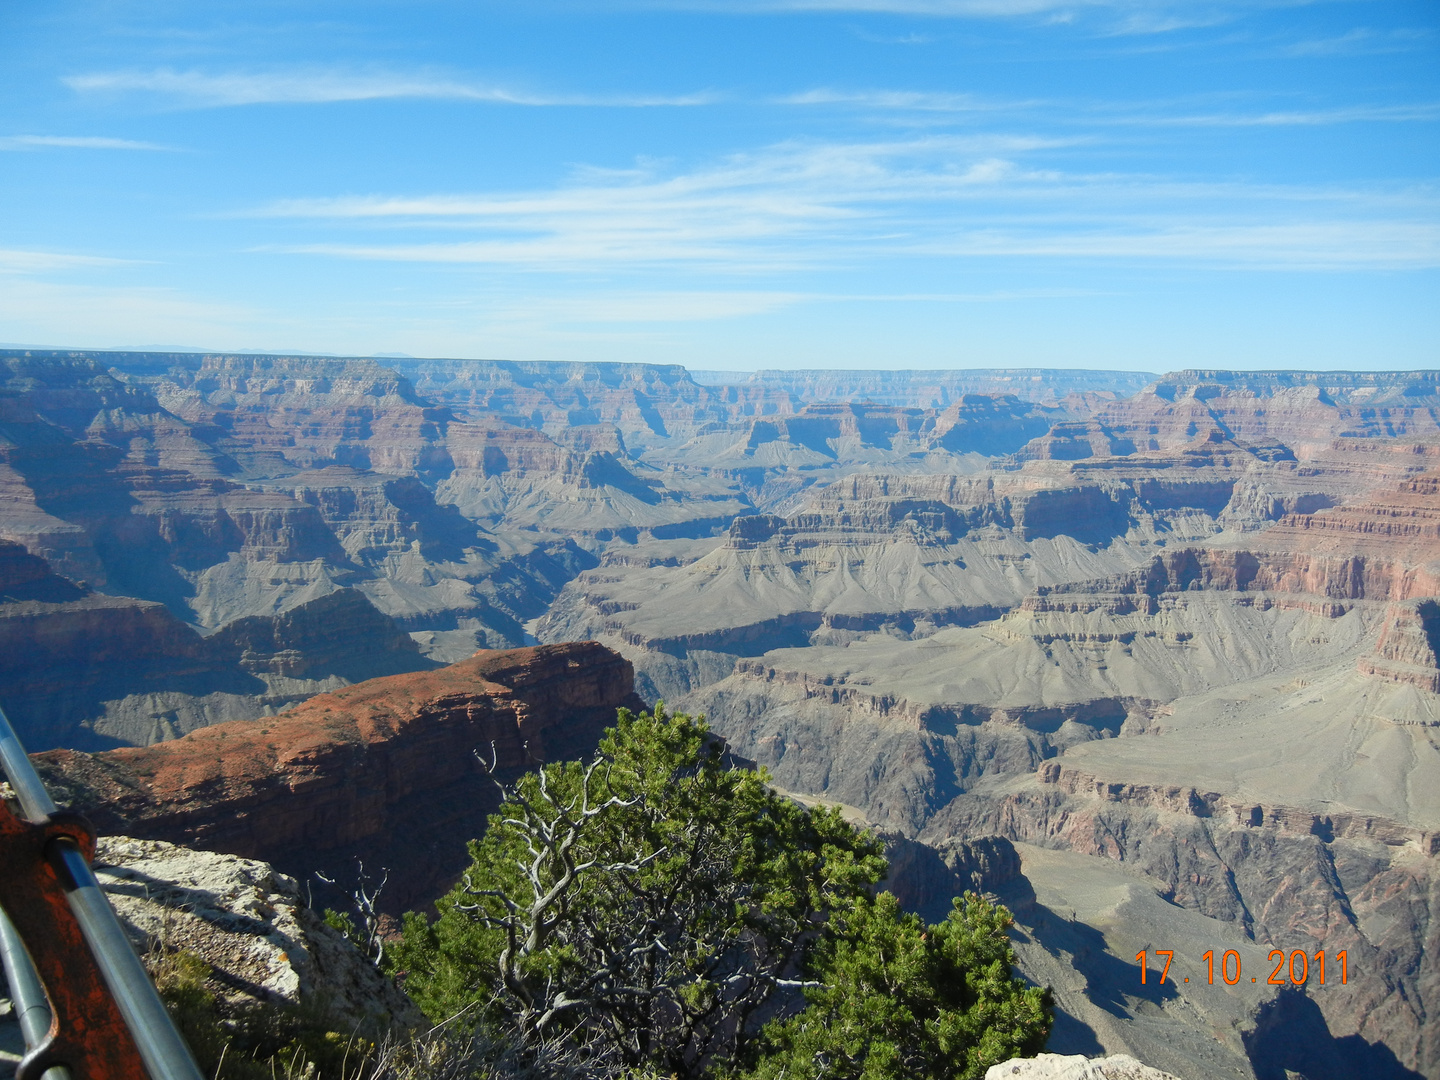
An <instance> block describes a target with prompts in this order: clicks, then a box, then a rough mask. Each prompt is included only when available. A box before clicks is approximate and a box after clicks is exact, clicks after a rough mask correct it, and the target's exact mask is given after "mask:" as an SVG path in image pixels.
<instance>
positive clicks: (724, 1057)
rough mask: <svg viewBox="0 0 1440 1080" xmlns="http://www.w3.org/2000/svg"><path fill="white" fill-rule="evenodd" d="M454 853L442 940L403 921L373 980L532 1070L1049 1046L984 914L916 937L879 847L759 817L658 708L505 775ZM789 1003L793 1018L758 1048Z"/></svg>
mask: <svg viewBox="0 0 1440 1080" xmlns="http://www.w3.org/2000/svg"><path fill="white" fill-rule="evenodd" d="M470 854H471V859H472V862H471V866H470V869H469V870H468V871H467V872H466V874H465V876H464V878H463V879H462V880H461V881H460V883H459V884H458V885H456V887H455V888H454V889H453V890H451V892H450V893H449V894H447V895H446V896H444V897H442V898H441V899H440V900H439V901H438V902H437V903H436V908H437V910H438V912H439V917H438V918H437V919H435V920H434V921H433V922H432V921H430V920H428V919H426V918H425V917H424V916H423V915H419V914H415V913H411V914H409V915H407V916H406V918H405V924H404V927H405V928H404V936H403V939H402V940H401V941H400V942H398V943H397V944H396V945H395V946H394V947H393V949H392V950H391V954H390V957H389V961H390V966H391V968H392V970H404V971H405V972H406V983H405V988H406V990H407V991H408V992H409V993H410V994H411V996H412V997H414V998H415V1000H416V1001H417V1002H418V1003H419V1004H420V1006H421V1007H422V1008H423V1009H424V1010H425V1011H426V1013H427V1014H428V1015H430V1016H431V1017H432V1018H433V1019H434V1020H436V1021H442V1020H447V1019H452V1018H455V1017H457V1016H458V1017H459V1021H458V1022H459V1023H462V1024H464V1023H468V1024H471V1025H474V1026H481V1027H488V1028H489V1030H491V1031H492V1032H493V1033H495V1034H497V1035H499V1036H501V1037H502V1038H503V1039H505V1040H507V1042H508V1043H509V1044H511V1045H518V1047H519V1048H520V1050H521V1052H522V1054H528V1055H529V1060H531V1061H532V1062H534V1063H536V1064H540V1065H543V1062H544V1061H545V1060H547V1059H551V1058H553V1057H555V1056H556V1055H559V1056H561V1057H564V1058H566V1059H567V1060H568V1061H569V1062H570V1065H571V1066H572V1068H570V1069H568V1070H567V1071H571V1072H574V1071H575V1069H574V1068H573V1066H574V1065H575V1063H576V1062H583V1065H582V1066H580V1069H579V1071H580V1072H582V1073H585V1074H588V1075H591V1076H596V1077H609V1076H620V1075H624V1074H627V1073H633V1072H634V1071H636V1070H655V1071H657V1072H659V1073H661V1074H663V1075H666V1076H672V1075H674V1076H682V1077H695V1076H700V1075H701V1074H703V1073H706V1072H708V1071H713V1070H719V1069H730V1070H732V1071H734V1070H738V1069H739V1068H740V1067H741V1066H742V1065H743V1066H745V1067H746V1068H747V1069H748V1071H749V1072H751V1073H752V1074H753V1075H754V1076H755V1077H756V1080H762V1078H767V1080H768V1078H772V1077H773V1078H778V1077H780V1076H786V1077H800V1076H816V1077H821V1076H824V1077H830V1076H834V1077H837V1078H839V1077H849V1076H856V1077H860V1076H864V1077H866V1078H869V1077H872V1076H873V1077H877V1078H878V1077H882V1076H884V1077H889V1076H892V1075H893V1076H899V1075H901V1072H899V1071H896V1070H898V1069H899V1068H902V1067H904V1068H909V1067H912V1066H919V1067H918V1068H917V1071H916V1072H915V1075H919V1076H942V1075H945V1076H948V1075H952V1074H953V1075H955V1076H957V1077H959V1076H969V1075H971V1072H970V1071H968V1070H969V1069H970V1063H971V1062H977V1063H978V1062H982V1061H984V1062H989V1063H993V1061H991V1059H992V1058H993V1059H994V1061H999V1060H1003V1059H1004V1057H1008V1056H1010V1054H1009V1053H1005V1054H1002V1056H1001V1057H995V1056H994V1055H995V1054H996V1053H1000V1052H1001V1050H1004V1049H1007V1048H1011V1047H1014V1048H1030V1047H1034V1048H1037V1049H1038V1047H1039V1046H1041V1045H1043V1043H1044V1038H1045V1035H1046V1033H1048V1029H1049V1018H1048V1011H1047V1002H1046V1000H1045V999H1042V998H1040V997H1039V996H1037V995H1039V992H1038V991H1021V990H1020V989H1017V987H1018V986H1019V984H1018V982H1017V981H1015V980H1012V979H1011V976H1010V967H1009V965H1010V960H1011V956H1010V951H1009V944H1008V941H1007V940H1006V938H1005V934H1004V927H1005V925H1006V924H1007V922H1008V915H1006V914H1005V913H1004V911H1003V909H995V908H991V907H989V906H988V905H984V904H983V902H982V901H978V900H967V904H966V906H965V907H963V908H957V913H956V914H954V915H952V916H951V919H950V920H949V921H947V923H945V924H942V926H941V927H937V928H932V929H931V932H930V934H929V935H928V936H927V934H926V933H925V932H924V927H923V925H922V924H920V922H919V920H917V919H914V917H913V916H905V915H901V914H900V913H899V911H898V907H897V906H896V904H895V900H894V898H893V897H891V896H889V894H886V893H881V894H880V895H879V896H878V897H872V896H871V887H872V886H873V885H874V884H875V882H877V881H879V880H880V878H881V877H883V876H884V873H885V869H886V866H885V860H884V858H883V857H882V855H881V847H880V844H879V842H878V841H877V840H875V839H874V838H873V837H871V836H869V835H867V834H864V833H861V832H859V831H857V830H856V829H854V828H853V827H851V826H850V825H848V824H847V823H846V822H845V821H844V820H843V819H842V818H841V817H840V815H839V813H838V812H836V811H827V810H813V811H811V810H806V809H804V808H802V807H800V806H798V805H796V804H795V803H794V802H792V801H790V800H788V799H785V798H782V797H780V796H777V795H776V794H775V793H774V792H772V791H771V790H770V789H769V788H768V787H767V786H766V785H765V782H764V777H763V776H762V775H760V774H757V773H755V772H752V771H749V770H745V769H740V768H735V767H733V766H731V765H729V764H727V763H726V761H725V759H724V756H723V754H722V749H721V747H720V745H719V744H718V743H717V742H715V741H714V740H711V739H709V738H708V737H707V735H706V731H705V728H704V725H703V723H701V722H700V721H697V720H693V719H691V718H690V717H688V716H685V715H683V714H670V713H667V712H666V711H665V709H664V707H663V706H657V707H656V709H655V711H654V714H653V715H651V714H648V713H642V714H641V715H640V716H634V715H632V714H631V713H629V712H628V711H626V710H621V711H620V714H619V719H618V723H617V724H616V726H615V727H614V728H613V729H611V730H610V731H608V732H607V733H606V737H605V738H604V739H603V740H602V741H601V744H600V751H599V753H598V754H597V756H596V757H595V758H594V759H593V760H592V761H590V762H589V763H588V764H583V765H582V764H581V763H578V762H569V763H565V764H552V765H547V766H545V767H543V768H542V769H540V770H539V771H537V772H535V773H530V774H527V775H526V776H524V777H522V778H521V780H520V781H519V783H518V784H516V785H515V786H514V788H513V789H511V790H510V791H509V792H508V793H507V798H506V800H505V802H504V803H503V805H502V806H501V808H500V810H499V811H498V812H497V813H496V814H494V815H492V816H491V819H490V825H489V828H488V830H487V831H486V834H485V836H484V837H483V838H481V839H480V840H477V841H472V842H471V845H470ZM827 918H828V922H827ZM997 935H998V936H997ZM902 954H903V956H902ZM802 970H803V971H804V972H805V975H804V978H803V979H802V978H800V977H799V976H800V972H801V971H802ZM946 980H949V981H950V982H946V983H945V985H941V983H942V982H945V981H946ZM955 980H958V982H955ZM952 982H953V983H955V985H950V983H952ZM801 986H805V987H806V994H807V996H808V998H809V1004H808V1007H806V1008H805V1010H804V1011H803V1012H802V1013H800V1014H799V1015H798V1016H794V1017H792V1018H791V1019H790V1020H788V1021H779V1022H774V1023H772V1024H771V1025H769V1026H768V1027H767V1028H766V1029H765V1033H764V1037H763V1038H757V1034H758V1033H757V1031H756V1028H757V1026H758V1024H759V1019H758V1018H757V1017H758V1016H759V1015H760V1014H761V1013H762V1012H765V1011H768V1014H769V1015H774V1013H775V1011H776V1010H777V1009H778V1010H780V1011H781V1013H782V1014H783V1013H784V1012H785V1011H787V1010H786V1006H792V1007H791V1008H790V1009H789V1010H788V1011H790V1012H793V1011H794V1008H793V1004H798V1001H797V1000H796V999H797V995H796V994H795V993H794V989H795V988H798V987H801ZM887 995H889V996H890V997H893V1001H889V1000H887ZM1017 995H1018V996H1017ZM1026 995H1028V996H1026ZM849 999H853V1000H849ZM767 1007H768V1009H767ZM857 1009H859V1012H857V1011H856V1010H857ZM452 1022H456V1021H454V1020H452ZM867 1025H868V1027H867ZM822 1028H830V1029H833V1031H831V1032H830V1034H829V1035H827V1034H826V1033H825V1032H823V1031H821V1029H822ZM992 1028H993V1029H995V1030H993V1031H992V1030H991V1029H992ZM932 1029H933V1030H932ZM827 1038H829V1039H830V1040H831V1041H829V1042H827V1041H826V1039H827ZM835 1040H839V1041H838V1042H837V1041H835ZM857 1040H858V1041H857ZM891 1044H893V1047H894V1049H893V1050H891V1049H887V1047H889V1046H891ZM865 1045H868V1046H874V1047H877V1048H878V1049H877V1050H874V1051H871V1050H868V1049H866V1048H865ZM1017 1052H1018V1049H1017ZM807 1053H808V1054H809V1055H810V1058H809V1059H806V1060H809V1061H810V1062H811V1064H803V1063H802V1061H801V1059H802V1058H803V1057H804V1055H806V1054H807ZM817 1054H818V1055H819V1056H818V1057H817V1056H816V1055H817ZM827 1055H828V1056H827ZM887 1055H888V1056H887ZM927 1055H929V1056H927ZM937 1055H945V1056H946V1059H947V1060H953V1061H954V1062H955V1068H954V1069H953V1070H952V1071H947V1070H945V1069H943V1068H942V1067H941V1065H940V1058H939V1057H937ZM821 1059H825V1060H831V1059H833V1060H834V1061H836V1062H839V1063H842V1064H839V1065H837V1066H836V1068H834V1069H829V1067H828V1066H827V1070H828V1071H821V1072H817V1071H816V1069H815V1068H814V1061H819V1060H821ZM872 1061H873V1067H872ZM889 1061H894V1062H896V1063H897V1064H896V1067H895V1068H893V1069H890V1071H876V1069H878V1068H880V1066H881V1065H882V1064H883V1063H884V1062H889ZM853 1062H859V1063H860V1065H859V1070H858V1071H857V1070H856V1069H854V1068H850V1065H849V1064H843V1063H853ZM886 1067H887V1068H888V1066H886ZM797 1069H798V1071H797ZM846 1069H849V1070H850V1071H845V1070H846ZM867 1070H868V1071H867ZM982 1072H983V1070H982Z"/></svg>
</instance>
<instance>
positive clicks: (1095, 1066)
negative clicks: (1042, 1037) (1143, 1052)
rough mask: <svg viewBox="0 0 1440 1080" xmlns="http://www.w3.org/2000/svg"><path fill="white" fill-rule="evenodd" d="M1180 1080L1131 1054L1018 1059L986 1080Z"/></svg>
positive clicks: (992, 1070)
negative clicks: (1101, 1056) (1103, 1056)
mask: <svg viewBox="0 0 1440 1080" xmlns="http://www.w3.org/2000/svg"><path fill="white" fill-rule="evenodd" d="M1012 1077H1013V1078H1014V1080H1178V1078H1177V1077H1174V1076H1172V1075H1171V1074H1170V1073H1166V1072H1161V1071H1160V1070H1159V1069H1152V1068H1150V1066H1148V1065H1143V1064H1141V1063H1140V1062H1138V1061H1136V1060H1135V1059H1134V1058H1133V1057H1131V1056H1130V1055H1129V1054H1114V1055H1112V1056H1110V1057H1105V1058H1095V1059H1091V1058H1087V1057H1085V1056H1084V1055H1081V1054H1074V1055H1070V1056H1068V1057H1067V1056H1065V1055H1062V1054H1038V1055H1036V1056H1035V1057H1033V1058H1015V1059H1014V1060H1012V1061H1006V1062H1004V1063H1002V1064H1000V1065H991V1066H990V1068H988V1069H986V1070H985V1080H1011V1078H1012Z"/></svg>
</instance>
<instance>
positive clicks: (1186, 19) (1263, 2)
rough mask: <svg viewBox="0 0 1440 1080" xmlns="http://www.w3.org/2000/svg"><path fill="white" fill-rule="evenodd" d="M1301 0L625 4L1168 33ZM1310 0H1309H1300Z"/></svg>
mask: <svg viewBox="0 0 1440 1080" xmlns="http://www.w3.org/2000/svg"><path fill="white" fill-rule="evenodd" d="M1295 2H1296V0H632V2H630V3H628V4H625V5H624V6H630V7H642V8H672V9H683V10H691V11H696V10H700V11H724V12H726V13H727V14H735V13H752V14H764V13H783V12H806V11H813V12H834V11H852V12H857V13H870V14H879V15H912V16H923V17H927V18H934V19H976V18H980V19H1026V20H1031V21H1037V20H1038V21H1042V22H1051V23H1056V22H1059V23H1068V22H1075V21H1077V20H1079V19H1081V18H1084V17H1087V16H1095V17H1097V18H1098V19H1100V20H1103V26H1104V29H1103V31H1102V32H1104V33H1107V34H1133V35H1144V34H1163V33H1168V32H1172V31H1177V30H1188V29H1194V28H1200V27H1208V26H1216V25H1220V24H1222V23H1226V22H1231V21H1233V20H1235V19H1237V18H1241V17H1243V16H1245V15H1247V14H1250V13H1253V12H1254V11H1255V10H1256V9H1257V8H1267V7H1286V6H1293V4H1294V3H1295ZM1299 2H1305V0H1299Z"/></svg>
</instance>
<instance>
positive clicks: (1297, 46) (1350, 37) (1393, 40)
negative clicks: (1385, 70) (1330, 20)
mask: <svg viewBox="0 0 1440 1080" xmlns="http://www.w3.org/2000/svg"><path fill="white" fill-rule="evenodd" d="M1434 37H1435V32H1434V31H1433V30H1419V29H1409V28H1404V29H1398V30H1387V31H1376V30H1370V29H1367V28H1365V27H1358V28H1356V29H1354V30H1351V31H1349V32H1348V33H1345V34H1339V35H1337V36H1335V37H1328V38H1309V39H1307V40H1305V41H1297V42H1295V43H1294V44H1291V45H1286V46H1285V47H1284V48H1282V49H1280V55H1281V56H1291V57H1309V56H1364V55H1372V56H1373V55H1376V54H1385V53H1396V52H1410V51H1411V50H1413V49H1416V48H1419V47H1420V46H1421V45H1423V44H1425V43H1427V42H1429V41H1433V40H1434Z"/></svg>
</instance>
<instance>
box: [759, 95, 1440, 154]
mask: <svg viewBox="0 0 1440 1080" xmlns="http://www.w3.org/2000/svg"><path fill="white" fill-rule="evenodd" d="M772 100H773V102H774V103H775V104H777V105H790V106H797V107H803V106H827V105H837V106H848V107H851V108H854V109H857V110H864V111H870V112H892V113H906V112H916V113H954V114H959V115H985V114H994V115H1000V114H1010V115H1012V116H1013V115H1018V114H1029V115H1032V116H1036V115H1038V116H1043V117H1044V118H1045V120H1047V121H1048V122H1050V123H1051V124H1065V125H1094V126H1096V127H1113V126H1122V125H1123V126H1132V127H1237V128H1238V127H1320V126H1326V125H1331V124H1367V123H1397V124H1398V123H1416V122H1418V123H1426V122H1430V121H1434V120H1437V119H1440V102H1425V101H1421V102H1409V103H1406V104H1403V105H1352V106H1345V107H1339V108H1329V109H1269V110H1257V111H1252V112H1242V111H1231V112H1196V111H1194V102H1186V101H1172V102H1165V103H1161V104H1160V105H1159V107H1153V106H1152V107H1149V108H1143V109H1137V108H1135V107H1134V106H1133V105H1121V104H1116V103H1109V102H1084V101H1046V100H1036V99H1031V100H1022V99H1014V100H1004V99H996V98H982V97H980V96H978V95H974V94H958V93H944V92H936V91H925V90H885V89H860V90H845V89H838V88H834V87H817V88H815V89H811V90H805V91H801V92H799V93H794V94H786V95H783V96H781V97H777V98H774V99H772ZM1082 141H1085V140H1083V139H1081V138H1072V139H1070V140H1069V141H1068V145H1074V144H1075V143H1077V142H1082ZM1059 142H1060V140H1055V143H1056V144H1058V143H1059Z"/></svg>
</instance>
